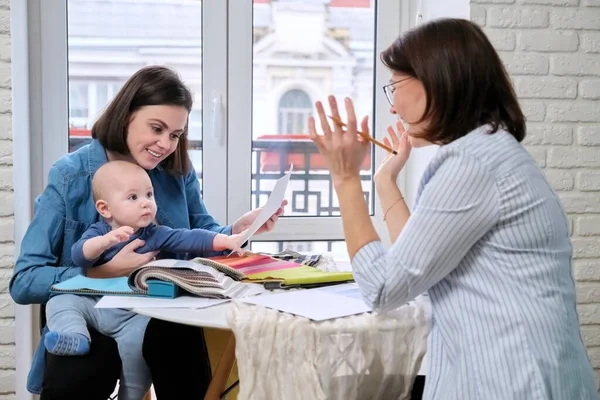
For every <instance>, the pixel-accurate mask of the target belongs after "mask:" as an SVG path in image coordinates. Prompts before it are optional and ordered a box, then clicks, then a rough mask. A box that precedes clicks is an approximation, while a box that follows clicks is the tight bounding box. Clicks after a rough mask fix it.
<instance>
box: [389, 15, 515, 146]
mask: <svg viewBox="0 0 600 400" xmlns="http://www.w3.org/2000/svg"><path fill="white" fill-rule="evenodd" d="M381 61H382V62H383V64H384V65H385V66H386V67H388V68H389V69H391V70H392V71H395V72H399V73H403V74H406V75H408V76H412V77H414V78H416V79H418V80H419V81H420V82H421V83H422V84H423V86H424V88H425V93H426V95H427V103H426V106H425V112H424V114H423V117H422V119H421V120H420V121H419V122H422V121H424V120H425V119H429V121H430V123H429V126H428V127H427V128H426V129H424V131H423V133H422V134H418V135H416V136H419V137H421V138H424V139H426V140H428V141H430V142H432V143H440V144H448V143H450V142H452V141H454V140H456V139H458V138H459V137H461V136H464V135H466V134H467V133H469V132H471V131H472V130H473V129H475V128H477V127H478V126H481V125H484V124H490V125H491V126H492V131H491V133H494V132H496V131H497V130H498V129H499V128H501V129H505V130H506V131H508V132H510V133H511V134H512V135H513V136H514V137H515V138H516V139H517V140H518V141H519V142H520V141H522V140H523V138H524V137H525V131H526V128H525V116H524V115H523V112H522V111H521V108H520V106H519V102H518V100H517V96H516V94H515V91H514V89H513V87H512V84H511V81H510V78H509V76H508V73H507V72H506V69H505V68H504V64H503V63H502V61H501V60H500V57H499V56H498V53H496V50H494V47H493V46H492V44H491V43H490V41H489V40H488V38H487V37H486V35H485V33H484V32H483V31H482V29H481V28H480V27H479V26H477V25H476V24H475V23H473V22H471V21H468V20H464V19H453V18H441V19H436V20H432V21H429V22H427V23H424V24H422V25H420V26H417V27H415V28H413V29H411V30H409V31H407V32H406V33H405V34H404V35H402V36H400V37H399V38H398V39H397V40H396V41H395V42H394V43H393V44H392V45H391V46H390V47H388V48H387V49H386V50H385V51H383V52H382V53H381Z"/></svg>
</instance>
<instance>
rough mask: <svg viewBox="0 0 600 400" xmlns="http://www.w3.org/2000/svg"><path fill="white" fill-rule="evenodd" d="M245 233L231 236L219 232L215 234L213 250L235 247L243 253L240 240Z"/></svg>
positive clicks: (238, 251)
mask: <svg viewBox="0 0 600 400" xmlns="http://www.w3.org/2000/svg"><path fill="white" fill-rule="evenodd" d="M245 233H246V231H243V232H241V233H237V234H235V235H231V236H227V235H223V234H221V233H219V234H217V235H215V239H214V240H213V248H214V250H215V251H222V250H233V249H237V253H238V254H239V255H243V254H244V251H243V250H242V249H241V248H240V246H241V245H242V244H243V242H242V240H243V239H244V234H245Z"/></svg>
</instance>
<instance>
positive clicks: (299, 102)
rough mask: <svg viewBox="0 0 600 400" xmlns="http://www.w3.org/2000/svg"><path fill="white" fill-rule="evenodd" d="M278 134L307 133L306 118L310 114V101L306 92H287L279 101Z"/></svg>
mask: <svg viewBox="0 0 600 400" xmlns="http://www.w3.org/2000/svg"><path fill="white" fill-rule="evenodd" d="M278 114H279V129H278V130H277V133H279V134H294V133H307V132H308V126H307V121H308V117H310V115H311V114H312V101H311V100H310V97H308V95H307V94H306V92H304V91H302V90H298V89H293V90H290V91H287V92H285V93H284V94H283V96H281V100H279V110H278Z"/></svg>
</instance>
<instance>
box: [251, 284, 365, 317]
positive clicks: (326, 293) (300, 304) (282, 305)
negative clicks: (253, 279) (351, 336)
mask: <svg viewBox="0 0 600 400" xmlns="http://www.w3.org/2000/svg"><path fill="white" fill-rule="evenodd" d="M239 300H240V301H243V302H245V303H250V304H255V305H260V306H263V307H267V308H271V309H274V310H279V311H283V312H287V313H290V314H294V315H297V316H301V317H306V318H309V319H311V320H313V321H324V320H327V319H333V318H340V317H346V316H349V315H355V314H362V313H365V312H369V311H371V308H370V307H369V306H367V305H366V304H365V302H364V301H363V300H362V297H361V296H360V293H359V292H358V287H357V286H356V285H353V284H341V285H334V286H329V287H322V288H315V289H305V290H293V291H288V292H283V293H275V294H263V295H260V296H252V297H245V298H242V299H239Z"/></svg>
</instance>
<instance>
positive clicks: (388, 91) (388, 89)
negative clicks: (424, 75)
mask: <svg viewBox="0 0 600 400" xmlns="http://www.w3.org/2000/svg"><path fill="white" fill-rule="evenodd" d="M411 78H412V76H407V77H406V78H402V79H399V80H397V81H395V82H390V83H388V84H387V85H385V86H384V87H383V93H385V98H386V99H387V101H388V102H389V103H390V106H393V105H394V92H395V91H396V86H395V85H396V84H397V83H400V82H403V81H406V80H408V79H411Z"/></svg>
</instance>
